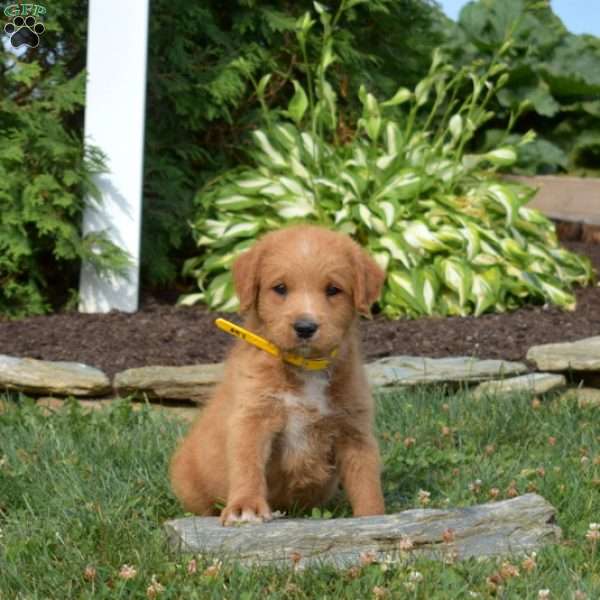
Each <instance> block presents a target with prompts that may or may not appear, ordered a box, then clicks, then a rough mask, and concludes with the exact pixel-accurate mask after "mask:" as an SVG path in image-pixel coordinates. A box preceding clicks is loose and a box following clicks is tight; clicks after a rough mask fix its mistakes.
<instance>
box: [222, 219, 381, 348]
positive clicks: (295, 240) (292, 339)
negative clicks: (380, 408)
mask: <svg viewBox="0 0 600 600" xmlns="http://www.w3.org/2000/svg"><path fill="white" fill-rule="evenodd" d="M384 278H385V274H384V272H383V271H382V270H381V269H380V268H379V266H378V265H377V263H376V262H375V261H374V260H373V259H372V258H371V257H370V256H369V255H368V254H367V253H366V252H365V251H364V250H363V249H362V248H361V247H360V246H359V245H358V244H356V243H355V242H353V241H352V240H351V239H350V238H349V237H348V236H346V235H343V234H340V233H335V232H333V231H329V230H327V229H324V228H322V227H317V226H310V225H297V226H293V227H288V228H285V229H281V230H279V231H275V232H272V233H269V234H267V235H266V236H264V237H263V238H262V239H261V240H259V241H258V242H257V243H256V244H255V245H254V246H253V247H252V248H251V249H250V250H248V251H247V252H245V253H244V254H242V255H241V256H240V257H238V259H237V260H236V262H235V263H234V265H233V279H234V283H235V289H236V293H237V295H238V298H239V300H240V312H242V313H254V316H255V318H257V320H258V321H259V323H260V325H261V330H262V332H263V333H264V335H265V337H267V338H268V339H269V340H270V341H271V342H273V343H274V344H276V345H277V346H278V347H279V348H281V349H282V350H284V351H288V352H292V351H293V352H296V353H299V354H302V355H304V356H322V355H324V354H327V353H329V352H331V351H332V350H333V349H334V348H336V347H337V346H338V345H339V344H340V342H341V341H342V339H343V337H344V336H345V334H346V333H347V332H348V329H349V328H350V326H351V324H352V322H353V320H354V318H355V316H356V314H357V313H359V314H364V315H369V314H370V312H369V311H370V307H371V305H372V304H373V302H375V301H376V300H377V298H378V297H379V293H380V291H381V286H382V285H383V281H384Z"/></svg>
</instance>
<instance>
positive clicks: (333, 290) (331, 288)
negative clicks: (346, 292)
mask: <svg viewBox="0 0 600 600" xmlns="http://www.w3.org/2000/svg"><path fill="white" fill-rule="evenodd" d="M341 293H342V290H340V288H339V287H337V286H335V285H328V286H327V288H326V289H325V294H326V295H327V296H337V295H338V294H341Z"/></svg>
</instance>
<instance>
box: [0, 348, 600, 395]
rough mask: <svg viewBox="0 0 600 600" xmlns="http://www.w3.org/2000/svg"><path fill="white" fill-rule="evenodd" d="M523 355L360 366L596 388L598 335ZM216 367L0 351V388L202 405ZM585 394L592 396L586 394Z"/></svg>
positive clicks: (531, 387) (471, 380)
mask: <svg viewBox="0 0 600 600" xmlns="http://www.w3.org/2000/svg"><path fill="white" fill-rule="evenodd" d="M527 358H528V360H530V361H531V362H533V363H534V364H535V365H536V366H537V368H538V372H529V369H528V368H527V366H526V365H525V364H523V363H518V362H509V361H498V360H479V359H476V358H470V357H449V358H441V359H432V358H424V357H415V356H392V357H387V358H383V359H380V360H377V361H375V362H373V363H369V364H367V365H365V366H366V369H367V374H368V377H369V381H370V383H371V386H372V387H374V388H391V389H393V388H398V387H406V386H415V385H434V384H450V385H468V386H476V387H475V389H474V392H473V394H474V396H475V397H482V396H486V395H488V396H489V395H498V394H505V393H515V392H525V393H531V394H544V393H547V392H550V391H552V390H557V389H561V388H565V387H567V379H570V380H571V382H574V383H575V384H576V385H577V384H578V383H579V381H578V380H582V381H587V382H588V383H590V382H591V385H592V388H600V336H597V337H592V338H586V339H583V340H579V341H577V342H572V343H564V344H546V345H543V346H534V347H532V348H530V349H529V352H528V354H527ZM546 371H547V372H546ZM223 372H224V370H223V363H218V364H200V365H190V366H185V367H164V366H151V367H142V368H138V369H127V370H125V371H121V372H120V373H117V374H116V375H115V377H114V378H113V381H112V382H111V381H110V380H109V378H108V377H107V376H106V374H105V373H103V372H102V371H100V370H99V369H95V368H93V367H90V366H88V365H84V364H80V363H68V362H52V361H41V360H35V359H31V358H16V357H12V356H6V355H0V392H1V391H2V390H8V391H16V392H22V393H25V394H28V395H32V396H41V397H48V396H52V397H71V396H73V397H75V398H92V399H98V398H103V397H110V396H112V397H115V396H116V397H130V396H133V397H134V398H137V399H142V400H145V401H151V402H163V401H164V402H170V401H176V402H179V403H181V402H184V403H193V404H203V403H204V402H205V401H206V400H207V399H208V398H209V397H210V395H211V394H212V391H213V389H214V387H215V385H217V384H218V383H219V382H220V381H221V378H222V377H223ZM592 391H593V389H592ZM599 391H600V390H599ZM584 393H587V395H588V397H593V398H596V396H594V394H593V393H592V392H589V393H588V392H584ZM591 403H592V404H596V402H595V401H592V402H591ZM588 404H590V402H588ZM599 404H600V402H599Z"/></svg>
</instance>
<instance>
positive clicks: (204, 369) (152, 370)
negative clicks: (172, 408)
mask: <svg viewBox="0 0 600 600" xmlns="http://www.w3.org/2000/svg"><path fill="white" fill-rule="evenodd" d="M222 378H223V363H216V364H207V365H192V366H188V367H160V366H156V367H141V368H139V369H127V370H126V371H121V372H120V373H117V374H116V375H115V378H114V381H113V386H114V389H115V391H116V392H117V394H119V395H120V396H131V395H133V396H143V395H146V396H147V397H148V398H150V399H155V398H160V399H169V400H192V401H193V402H197V403H201V404H202V403H204V402H206V400H208V398H209V397H210V396H211V394H212V392H213V390H214V387H215V385H216V384H217V383H219V382H220V381H221V379H222Z"/></svg>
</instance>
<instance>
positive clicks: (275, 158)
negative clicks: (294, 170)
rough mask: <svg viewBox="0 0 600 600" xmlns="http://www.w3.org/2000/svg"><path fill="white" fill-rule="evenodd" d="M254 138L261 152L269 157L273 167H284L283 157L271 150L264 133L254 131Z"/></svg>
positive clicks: (271, 147) (273, 149)
mask: <svg viewBox="0 0 600 600" xmlns="http://www.w3.org/2000/svg"><path fill="white" fill-rule="evenodd" d="M254 137H255V138H256V139H257V141H258V143H259V145H260V148H261V150H262V151H263V152H264V153H265V154H266V155H267V156H268V157H269V159H270V161H271V162H272V163H273V165H274V166H276V167H284V166H285V165H286V162H285V160H284V159H283V156H281V154H280V153H279V152H277V150H275V148H273V146H272V145H271V142H270V141H269V138H267V136H266V134H265V132H264V131H261V130H260V129H259V130H257V131H255V132H254Z"/></svg>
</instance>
